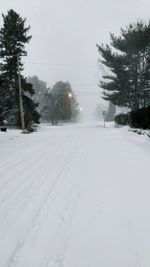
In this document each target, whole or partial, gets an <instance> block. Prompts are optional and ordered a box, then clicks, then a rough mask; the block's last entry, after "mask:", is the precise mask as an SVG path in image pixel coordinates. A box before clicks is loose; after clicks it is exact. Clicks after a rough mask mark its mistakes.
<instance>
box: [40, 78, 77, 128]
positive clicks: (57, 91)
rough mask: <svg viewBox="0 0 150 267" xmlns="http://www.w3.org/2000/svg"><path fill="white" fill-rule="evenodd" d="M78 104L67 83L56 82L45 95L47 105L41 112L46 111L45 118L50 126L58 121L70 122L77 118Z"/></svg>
mask: <svg viewBox="0 0 150 267" xmlns="http://www.w3.org/2000/svg"><path fill="white" fill-rule="evenodd" d="M77 106H78V103H77V101H76V98H75V95H74V93H73V91H72V89H71V85H70V84H69V83H68V82H62V81H59V82H57V83H56V84H55V85H54V86H53V88H52V90H51V91H50V92H48V93H47V103H46V105H45V106H44V107H43V111H42V113H43V112H45V110H46V111H47V118H49V120H51V122H52V124H57V123H58V122H59V121H70V120H72V119H74V118H75V117H76V116H77V112H78V111H77V110H78V108H77Z"/></svg>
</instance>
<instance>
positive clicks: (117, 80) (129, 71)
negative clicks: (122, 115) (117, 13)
mask: <svg viewBox="0 0 150 267" xmlns="http://www.w3.org/2000/svg"><path fill="white" fill-rule="evenodd" d="M110 38H111V45H106V46H103V45H101V46H99V45H98V50H99V53H100V54H101V56H102V60H101V62H102V63H103V64H104V65H105V66H107V67H108V69H109V71H110V72H109V73H110V74H109V75H106V76H103V78H104V80H103V81H101V82H100V86H101V87H102V88H103V89H104V99H106V100H110V101H111V102H113V103H114V104H116V105H118V106H127V107H129V108H130V109H131V110H137V109H139V108H140V107H145V106H148V105H150V94H149V85H150V72H149V70H150V23H149V24H148V25H145V24H144V23H142V22H138V23H136V24H130V25H129V26H128V27H126V28H125V29H121V33H120V36H119V37H116V36H115V35H113V34H111V35H110Z"/></svg>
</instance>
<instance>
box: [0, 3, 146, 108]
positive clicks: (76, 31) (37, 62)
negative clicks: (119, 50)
mask: <svg viewBox="0 0 150 267" xmlns="http://www.w3.org/2000/svg"><path fill="white" fill-rule="evenodd" d="M0 3H1V13H4V14H6V12H7V10H8V9H11V8H13V9H14V10H15V11H16V12H18V13H20V15H21V16H22V17H26V18H27V25H30V26H31V30H30V33H31V34H32V36H33V37H32V40H31V42H30V44H29V45H28V57H27V59H26V61H27V63H26V66H25V67H26V68H25V74H26V76H28V75H30V76H31V75H37V76H38V77H39V78H40V79H42V80H45V81H46V82H47V84H48V86H51V85H52V84H54V83H55V82H56V81H58V80H63V81H69V82H70V83H71V84H72V87H73V89H74V90H75V91H80V92H87V91H89V92H91V93H90V94H86V95H84V96H82V95H81V94H78V98H79V102H80V103H81V105H83V106H85V110H86V108H87V107H88V108H89V109H91V112H94V111H95V107H96V105H97V103H98V102H100V100H99V95H98V94H96V93H94V92H96V91H99V88H98V86H97V82H98V70H97V64H96V62H97V59H98V57H99V54H98V52H97V48H96V43H98V44H101V43H102V42H103V43H105V42H109V33H110V32H113V33H116V34H117V33H119V30H120V27H122V26H125V25H128V24H129V23H130V22H134V21H136V20H137V19H143V20H148V19H149V14H150V0H30V1H29V0H26V1H21V0H1V1H0ZM0 22H1V23H2V19H0ZM1 25H2V24H1Z"/></svg>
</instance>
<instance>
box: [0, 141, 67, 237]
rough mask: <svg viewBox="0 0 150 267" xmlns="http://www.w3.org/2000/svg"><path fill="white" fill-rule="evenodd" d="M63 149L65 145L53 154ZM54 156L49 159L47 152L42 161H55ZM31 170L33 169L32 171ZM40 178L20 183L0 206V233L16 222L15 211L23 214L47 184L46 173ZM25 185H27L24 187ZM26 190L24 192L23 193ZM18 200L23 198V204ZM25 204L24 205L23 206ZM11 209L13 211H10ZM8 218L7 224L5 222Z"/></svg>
mask: <svg viewBox="0 0 150 267" xmlns="http://www.w3.org/2000/svg"><path fill="white" fill-rule="evenodd" d="M64 149H65V145H62V147H59V149H57V150H56V151H55V154H56V153H62V152H63V151H64ZM55 154H52V155H51V157H50V156H49V152H47V153H46V155H45V157H44V158H43V160H44V161H45V160H46V159H48V160H51V161H52V160H55V157H56V155H55ZM42 164H43V162H41V163H40V165H38V167H39V168H40V167H41V165H42ZM34 168H35V169H36V168H37V163H36V164H35V166H34ZM34 168H33V169H34ZM31 171H32V170H31V169H30V170H29V171H28V174H29V173H30V172H31ZM25 174H26V176H27V173H25ZM40 175H41V177H39V181H37V176H35V177H34V181H33V180H31V181H30V180H29V181H28V179H27V178H26V180H25V182H24V183H21V185H20V186H19V188H17V189H16V190H15V192H14V193H13V194H12V193H11V196H10V197H9V198H7V201H6V202H4V203H3V205H1V207H0V218H1V220H0V232H2V233H3V232H4V229H5V228H6V227H8V226H9V224H12V223H13V221H12V219H13V220H16V218H17V217H18V216H16V215H17V213H16V211H17V209H18V213H19V214H18V215H19V216H20V215H21V214H22V212H24V209H25V208H27V207H28V205H29V203H30V202H31V201H32V200H33V199H34V197H35V196H36V195H37V194H38V190H39V189H41V186H42V185H43V186H45V183H46V182H47V180H45V181H44V177H46V175H47V173H46V174H44V173H42V174H40ZM34 182H35V186H36V184H37V186H36V188H35V189H34V192H33V193H32V190H33V189H32V190H31V196H30V194H29V189H31V188H32V187H33V183H34ZM26 184H27V185H26ZM25 185H26V186H27V188H25ZM20 189H22V191H21V192H18V191H20ZM25 189H26V191H25ZM25 193H26V194H28V195H27V196H26V197H25V199H24V198H23V195H25ZM20 198H23V203H22V202H20V201H18V199H20ZM24 202H25V204H24ZM12 207H13V209H12ZM10 214H13V218H12V217H11V216H10ZM7 217H8V219H9V220H8V222H7V221H6V219H7ZM1 225H3V226H4V228H1Z"/></svg>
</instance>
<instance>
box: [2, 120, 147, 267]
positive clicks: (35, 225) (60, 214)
mask: <svg viewBox="0 0 150 267" xmlns="http://www.w3.org/2000/svg"><path fill="white" fill-rule="evenodd" d="M149 158H150V139H149V138H148V137H147V136H138V135H136V134H135V133H132V132H128V129H127V128H113V127H109V128H102V127H101V126H100V125H98V124H97V125H90V124H89V125H82V124H79V125H69V126H59V127H49V126H42V127H41V129H40V130H39V131H38V132H36V133H34V134H31V135H23V134H22V135H21V134H20V132H19V131H15V130H12V131H8V132H7V133H1V132H0V267H62V266H63V267H100V266H101V267H149V266H150V213H149V203H150V164H149Z"/></svg>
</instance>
